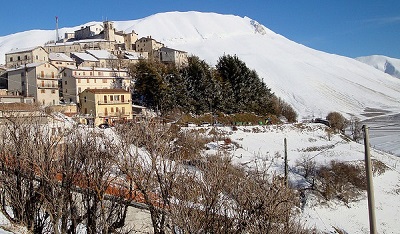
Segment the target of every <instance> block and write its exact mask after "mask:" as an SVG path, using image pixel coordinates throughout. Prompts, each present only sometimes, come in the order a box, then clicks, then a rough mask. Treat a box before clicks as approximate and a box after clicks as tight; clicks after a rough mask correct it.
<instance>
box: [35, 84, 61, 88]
mask: <svg viewBox="0 0 400 234" xmlns="http://www.w3.org/2000/svg"><path fill="white" fill-rule="evenodd" d="M37 88H38V89H58V84H42V83H37Z"/></svg>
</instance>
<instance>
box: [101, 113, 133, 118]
mask: <svg viewBox="0 0 400 234" xmlns="http://www.w3.org/2000/svg"><path fill="white" fill-rule="evenodd" d="M130 115H131V113H130V112H126V113H122V112H107V113H104V112H99V113H97V116H96V117H99V118H124V117H129V116H130Z"/></svg>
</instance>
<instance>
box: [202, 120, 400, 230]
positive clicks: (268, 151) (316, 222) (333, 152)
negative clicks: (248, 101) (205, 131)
mask: <svg viewBox="0 0 400 234" xmlns="http://www.w3.org/2000/svg"><path fill="white" fill-rule="evenodd" d="M324 129H325V127H324V126H323V125H320V124H316V125H313V124H306V125H301V127H300V128H299V127H295V126H294V125H278V126H276V125H274V126H266V127H239V128H238V130H237V131H232V130H231V129H230V128H225V131H226V133H227V136H228V137H229V138H230V139H231V140H232V141H233V142H235V143H236V145H238V147H234V148H233V149H232V151H230V152H231V154H232V159H233V162H234V163H237V164H241V165H246V166H248V167H250V168H251V167H254V166H255V165H256V164H258V165H263V163H265V164H266V165H267V166H268V168H269V170H270V171H271V173H278V174H280V175H283V173H284V160H283V156H284V139H285V138H286V139H287V149H288V164H289V178H290V183H291V184H293V185H296V186H300V187H302V186H306V185H305V184H306V183H305V182H304V180H303V178H302V177H301V176H300V175H299V174H297V172H296V170H294V168H295V167H296V162H297V161H298V160H300V159H302V158H306V159H309V160H315V162H316V163H317V165H327V164H328V163H329V162H330V161H332V160H335V161H342V162H359V163H364V158H365V156H364V155H365V154H364V145H363V144H359V143H356V142H353V141H346V140H344V139H343V138H342V137H340V136H339V135H334V136H331V138H330V140H329V137H328V135H327V132H326V131H325V130H324ZM223 145H224V142H219V143H218V144H217V143H211V144H210V145H209V148H210V150H208V153H213V152H215V150H216V149H217V148H218V147H219V146H223ZM371 157H372V158H373V159H377V160H380V161H382V162H384V163H385V164H386V165H387V166H388V167H389V169H388V170H387V171H386V172H385V173H384V174H382V175H375V176H374V179H373V183H374V188H375V206H376V223H377V230H378V233H400V225H399V223H398V217H399V216H400V202H399V201H400V200H399V196H400V158H399V157H395V156H393V155H390V154H386V153H384V152H381V151H377V150H374V149H372V150H371ZM366 197H367V195H366V192H365V193H364V196H363V197H362V198H361V200H360V201H357V202H350V203H349V204H348V205H345V204H344V203H343V202H338V201H337V202H328V203H326V204H323V203H322V205H321V203H320V202H318V201H317V199H315V198H313V197H309V198H308V200H307V203H306V205H305V207H304V211H303V212H302V213H301V215H300V216H301V221H302V222H303V223H304V224H305V225H306V226H308V227H310V228H312V227H315V228H317V229H318V230H321V231H324V232H327V233H336V232H334V228H333V227H335V228H338V229H341V230H343V231H344V233H352V234H353V233H359V234H361V233H369V221H368V203H367V199H366Z"/></svg>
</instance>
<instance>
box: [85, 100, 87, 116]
mask: <svg viewBox="0 0 400 234" xmlns="http://www.w3.org/2000/svg"><path fill="white" fill-rule="evenodd" d="M85 98H86V97H85ZM85 114H87V108H85Z"/></svg>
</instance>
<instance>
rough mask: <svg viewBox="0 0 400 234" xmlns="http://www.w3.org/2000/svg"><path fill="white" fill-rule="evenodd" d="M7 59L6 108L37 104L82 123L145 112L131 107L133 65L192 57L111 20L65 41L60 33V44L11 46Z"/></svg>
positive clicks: (0, 89) (0, 81) (1, 71)
mask: <svg viewBox="0 0 400 234" xmlns="http://www.w3.org/2000/svg"><path fill="white" fill-rule="evenodd" d="M5 57H6V64H5V65H0V103H1V106H2V108H3V109H8V110H9V109H10V108H11V109H13V108H22V107H23V106H24V103H25V104H32V103H34V104H36V105H38V106H41V107H46V108H49V107H50V108H53V109H56V110H58V111H61V112H64V113H65V114H67V115H77V114H78V115H80V116H81V120H80V121H81V122H85V123H89V122H90V123H91V124H95V125H99V124H101V123H107V122H112V121H114V120H117V119H118V120H119V119H123V120H126V119H132V117H133V115H134V113H133V112H134V111H135V110H136V112H141V111H142V110H143V108H142V107H138V106H133V109H132V101H131V89H132V88H133V84H134V80H133V79H132V77H131V76H130V75H129V74H128V69H127V68H128V66H129V65H130V64H134V63H137V62H138V61H139V60H143V59H144V60H147V59H155V60H159V61H161V62H162V63H166V64H174V65H176V66H178V67H182V66H185V65H186V64H187V61H188V60H187V58H188V55H187V52H185V51H180V50H175V49H172V48H168V47H166V46H165V45H164V44H163V43H161V42H159V41H156V40H155V39H153V38H152V37H151V36H146V37H141V38H139V37H138V34H137V33H135V32H134V31H132V32H129V33H126V32H123V31H118V30H116V28H115V27H114V23H113V22H111V21H105V22H103V23H102V24H93V25H89V26H85V27H81V28H80V29H78V30H76V31H74V32H67V33H65V36H64V38H63V39H59V37H58V31H57V40H56V42H48V43H46V44H45V45H43V46H36V47H33V48H17V49H13V50H11V51H9V52H8V53H6V54H5ZM8 103H22V104H18V105H12V106H13V107H10V105H7V104H8ZM15 106H17V107H15ZM135 107H136V109H135ZM0 111H1V110H0ZM82 119H83V120H82Z"/></svg>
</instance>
